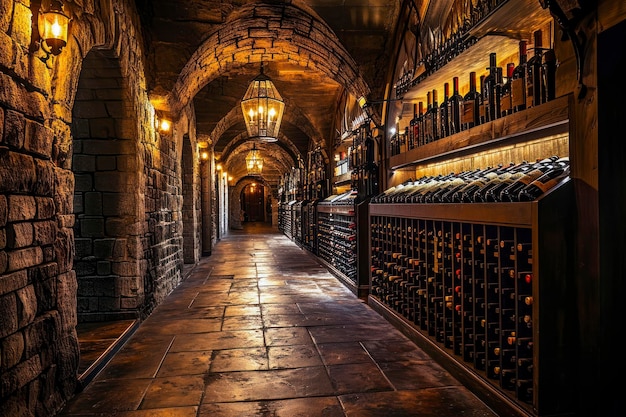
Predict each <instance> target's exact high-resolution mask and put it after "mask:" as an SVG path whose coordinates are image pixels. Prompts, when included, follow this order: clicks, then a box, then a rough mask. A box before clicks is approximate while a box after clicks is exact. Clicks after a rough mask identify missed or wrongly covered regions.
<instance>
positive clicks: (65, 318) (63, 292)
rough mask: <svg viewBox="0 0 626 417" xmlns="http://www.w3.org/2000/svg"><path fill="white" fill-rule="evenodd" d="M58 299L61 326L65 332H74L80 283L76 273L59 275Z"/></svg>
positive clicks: (57, 281) (70, 272)
mask: <svg viewBox="0 0 626 417" xmlns="http://www.w3.org/2000/svg"><path fill="white" fill-rule="evenodd" d="M56 291H57V299H56V303H57V305H58V306H60V308H59V318H60V326H61V329H62V330H63V331H74V328H75V327H76V321H77V318H76V311H77V304H76V293H77V291H78V282H77V281H76V275H75V274H74V271H69V272H67V273H64V274H59V275H58V277H57V280H56Z"/></svg>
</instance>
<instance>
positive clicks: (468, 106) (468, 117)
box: [461, 100, 474, 124]
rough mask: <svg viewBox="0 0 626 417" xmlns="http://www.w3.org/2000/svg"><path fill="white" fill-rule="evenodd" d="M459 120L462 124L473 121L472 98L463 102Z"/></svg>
mask: <svg viewBox="0 0 626 417" xmlns="http://www.w3.org/2000/svg"><path fill="white" fill-rule="evenodd" d="M461 122H462V123H463V124H471V123H474V101H473V100H470V101H464V102H463V115H462V117H461Z"/></svg>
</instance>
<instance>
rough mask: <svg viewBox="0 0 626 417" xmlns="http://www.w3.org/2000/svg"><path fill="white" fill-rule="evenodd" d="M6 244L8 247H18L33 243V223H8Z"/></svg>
mask: <svg viewBox="0 0 626 417" xmlns="http://www.w3.org/2000/svg"><path fill="white" fill-rule="evenodd" d="M6 231H7V233H6V234H7V246H8V247H9V249H19V248H25V247H26V246H30V245H32V243H33V225H32V223H28V222H21V223H9V224H8V226H7V228H6Z"/></svg>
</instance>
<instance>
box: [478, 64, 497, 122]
mask: <svg viewBox="0 0 626 417" xmlns="http://www.w3.org/2000/svg"><path fill="white" fill-rule="evenodd" d="M496 68H497V67H496V53H495V52H492V53H490V54H489V67H487V70H488V71H489V73H488V74H487V75H486V76H485V77H484V78H483V79H482V81H481V88H482V99H483V113H484V115H483V121H484V122H490V121H492V120H495V119H497V116H496V97H495V95H496V83H497V77H496V72H497V69H496Z"/></svg>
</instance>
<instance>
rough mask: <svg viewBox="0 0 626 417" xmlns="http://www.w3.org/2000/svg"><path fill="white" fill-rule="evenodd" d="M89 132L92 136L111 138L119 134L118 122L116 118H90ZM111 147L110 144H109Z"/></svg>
mask: <svg viewBox="0 0 626 417" xmlns="http://www.w3.org/2000/svg"><path fill="white" fill-rule="evenodd" d="M89 132H90V133H91V137H92V138H100V139H110V138H117V137H118V136H119V134H118V131H117V123H116V122H115V120H114V119H111V118H106V119H90V120H89ZM109 149H111V148H110V145H109Z"/></svg>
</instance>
